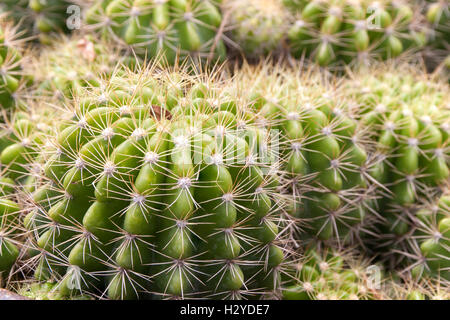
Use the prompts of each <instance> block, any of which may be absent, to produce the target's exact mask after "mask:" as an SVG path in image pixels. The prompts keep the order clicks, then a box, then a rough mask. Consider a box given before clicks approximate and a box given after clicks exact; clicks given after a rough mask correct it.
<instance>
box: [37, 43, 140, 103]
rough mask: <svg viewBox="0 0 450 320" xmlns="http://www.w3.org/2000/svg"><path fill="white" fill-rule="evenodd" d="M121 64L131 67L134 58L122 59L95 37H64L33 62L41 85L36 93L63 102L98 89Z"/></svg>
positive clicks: (45, 49) (115, 51) (116, 52)
mask: <svg viewBox="0 0 450 320" xmlns="http://www.w3.org/2000/svg"><path fill="white" fill-rule="evenodd" d="M119 62H122V63H124V64H127V65H129V64H130V63H131V58H130V57H127V56H125V57H122V56H120V55H119V51H118V50H115V49H114V46H112V45H111V44H110V43H108V42H105V41H100V40H98V39H96V38H94V37H92V36H83V37H81V36H73V37H71V38H67V37H65V36H63V37H61V38H60V39H59V41H58V42H57V43H55V44H53V45H51V46H47V47H46V48H44V49H43V50H42V52H41V54H40V56H39V57H38V59H35V61H34V63H33V66H32V67H33V73H34V74H37V75H38V76H37V77H36V82H38V83H39V87H38V89H37V90H36V94H39V95H41V96H55V97H59V98H61V99H64V98H65V97H68V98H70V97H72V96H73V95H75V96H76V95H77V92H78V91H80V90H83V89H85V88H89V87H96V86H98V85H99V83H100V81H101V79H102V78H105V77H108V76H109V75H111V74H112V73H113V72H114V68H115V66H116V65H117V64H118V63H119ZM133 62H134V61H133ZM42 70H45V71H44V72H42Z"/></svg>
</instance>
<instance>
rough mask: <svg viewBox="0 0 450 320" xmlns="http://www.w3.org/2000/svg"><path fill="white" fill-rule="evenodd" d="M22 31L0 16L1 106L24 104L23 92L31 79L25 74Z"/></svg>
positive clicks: (9, 106) (6, 107)
mask: <svg viewBox="0 0 450 320" xmlns="http://www.w3.org/2000/svg"><path fill="white" fill-rule="evenodd" d="M19 37H20V32H19V31H18V30H17V27H15V26H14V25H13V24H12V23H11V22H10V21H8V20H6V18H5V17H3V16H0V108H1V109H2V110H5V109H6V110H7V109H13V108H16V107H19V106H21V105H22V100H21V98H20V97H21V92H22V91H23V89H24V87H25V86H26V85H27V83H28V82H29V81H30V79H29V77H27V76H25V75H24V72H23V64H24V59H23V57H22V44H21V42H22V41H21V40H19Z"/></svg>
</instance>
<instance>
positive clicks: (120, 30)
mask: <svg viewBox="0 0 450 320" xmlns="http://www.w3.org/2000/svg"><path fill="white" fill-rule="evenodd" d="M219 4H220V1H217V0H182V1H180V0H155V1H153V0H152V1H146V0H144V1H142V0H126V1H121V0H120V1H119V0H113V1H111V0H103V1H96V2H95V3H94V4H93V5H92V7H90V8H89V9H88V10H87V12H86V22H87V23H88V24H89V26H88V29H89V30H98V31H97V32H99V33H100V34H102V35H103V36H105V37H107V38H110V39H113V40H115V41H116V42H117V43H119V44H122V45H124V46H130V47H131V48H133V49H134V50H135V51H136V53H138V54H140V55H141V56H144V57H149V58H151V57H157V56H160V55H162V56H163V57H164V58H165V59H166V60H167V61H168V62H170V63H174V62H175V60H176V58H177V57H180V56H181V57H183V56H188V55H190V56H193V57H195V58H197V59H210V60H213V59H220V60H223V59H224V58H225V56H226V49H225V45H224V43H223V41H222V38H221V33H222V32H223V30H222V15H221V12H220V9H219Z"/></svg>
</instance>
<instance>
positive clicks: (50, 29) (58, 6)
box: [28, 0, 81, 44]
mask: <svg viewBox="0 0 450 320" xmlns="http://www.w3.org/2000/svg"><path fill="white" fill-rule="evenodd" d="M71 5H73V1H71V0H29V2H28V7H29V8H30V9H31V10H32V18H33V19H34V30H35V31H37V33H38V35H39V40H40V41H41V42H42V43H45V44H50V43H51V42H52V37H53V35H54V34H56V33H58V32H68V31H69V30H70V29H69V27H68V24H67V22H68V19H69V18H70V14H71V13H73V14H76V13H75V12H71V11H70V10H68V9H69V7H70V6H71ZM78 8H80V7H78ZM80 14H81V8H80ZM79 18H80V23H81V16H80V17H79ZM75 27H76V26H75V25H74V26H73V27H71V28H75ZM79 27H81V25H80V26H79Z"/></svg>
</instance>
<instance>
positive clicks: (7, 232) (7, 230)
mask: <svg viewBox="0 0 450 320" xmlns="http://www.w3.org/2000/svg"><path fill="white" fill-rule="evenodd" d="M15 188H16V185H15V183H14V181H13V180H12V179H10V178H6V177H1V178H0V287H2V286H3V285H4V284H5V283H7V282H8V280H9V278H10V276H11V274H12V273H10V272H11V269H12V267H13V265H14V264H15V263H16V260H17V258H18V257H19V250H20V248H21V239H20V221H19V216H20V215H19V213H20V208H19V205H18V204H17V201H16V199H15Z"/></svg>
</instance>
